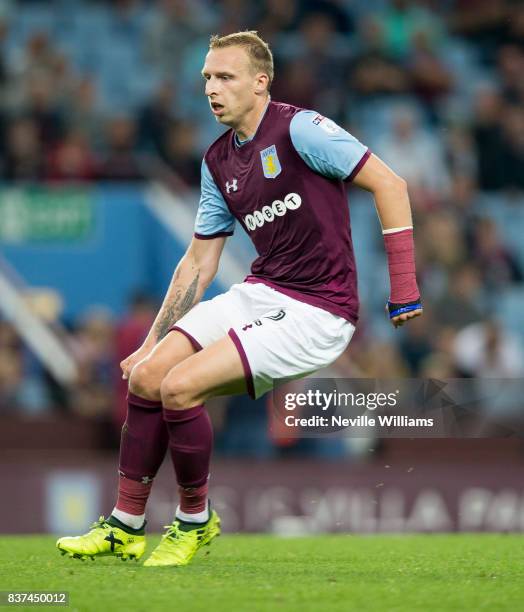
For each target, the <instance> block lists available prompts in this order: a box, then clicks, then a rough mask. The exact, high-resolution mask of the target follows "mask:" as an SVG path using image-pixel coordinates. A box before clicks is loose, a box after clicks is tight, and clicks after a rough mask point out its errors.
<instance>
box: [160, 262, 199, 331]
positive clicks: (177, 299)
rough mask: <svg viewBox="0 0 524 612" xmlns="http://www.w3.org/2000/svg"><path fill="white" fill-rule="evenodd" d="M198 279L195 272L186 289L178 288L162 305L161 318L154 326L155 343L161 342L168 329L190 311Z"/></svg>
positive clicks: (176, 276)
mask: <svg viewBox="0 0 524 612" xmlns="http://www.w3.org/2000/svg"><path fill="white" fill-rule="evenodd" d="M177 278H178V275H175V279H174V280H176V279H177ZM199 278H200V272H197V275H196V276H195V278H194V279H193V281H192V282H191V284H190V285H189V287H187V289H185V288H178V289H177V290H176V291H175V293H174V295H173V297H172V298H171V300H170V301H169V302H166V304H164V306H163V308H162V312H161V316H160V318H159V320H158V323H157V324H156V326H155V332H156V338H157V341H159V340H161V339H162V338H163V337H164V336H165V335H166V334H167V332H168V330H169V328H170V327H172V326H173V325H174V324H175V323H176V322H177V321H178V319H180V318H181V317H183V316H184V315H185V314H186V312H188V311H189V310H191V308H192V307H193V305H194V303H195V297H196V294H197V290H198V281H199ZM184 289H185V290H184Z"/></svg>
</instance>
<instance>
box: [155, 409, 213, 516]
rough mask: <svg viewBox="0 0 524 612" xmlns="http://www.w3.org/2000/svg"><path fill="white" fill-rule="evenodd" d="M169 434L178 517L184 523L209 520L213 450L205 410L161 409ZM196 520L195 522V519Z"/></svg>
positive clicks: (211, 431) (211, 430) (208, 421)
mask: <svg viewBox="0 0 524 612" xmlns="http://www.w3.org/2000/svg"><path fill="white" fill-rule="evenodd" d="M164 419H165V421H166V423H167V429H168V432H169V449H170V451H171V458H172V460H173V466H174V468H175V473H176V477H177V482H178V485H179V493H180V506H179V510H180V513H182V514H180V513H179V512H178V511H177V518H180V519H182V520H184V521H187V522H191V521H193V522H205V521H206V520H207V519H208V518H209V515H208V509H207V487H208V484H207V481H208V476H209V463H210V460H211V451H212V449H213V428H212V426H211V421H210V419H209V415H208V413H207V411H206V410H205V408H204V406H195V407H194V408H188V409H186V410H169V409H166V408H164ZM195 517H196V518H195Z"/></svg>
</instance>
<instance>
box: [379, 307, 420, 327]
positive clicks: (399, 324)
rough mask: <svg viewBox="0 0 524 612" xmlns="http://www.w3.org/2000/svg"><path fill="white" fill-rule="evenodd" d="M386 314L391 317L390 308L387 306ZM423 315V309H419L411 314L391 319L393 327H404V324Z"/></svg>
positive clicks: (406, 313) (407, 313)
mask: <svg viewBox="0 0 524 612" xmlns="http://www.w3.org/2000/svg"><path fill="white" fill-rule="evenodd" d="M386 312H387V313H388V315H389V311H388V307H387V306H386ZM421 314H422V308H417V310H412V311H411V312H404V313H403V314H400V315H397V316H396V317H393V318H392V319H390V321H391V324H392V325H393V327H395V328H397V327H402V326H403V325H404V323H406V322H407V321H409V320H410V319H415V318H416V317H420V315H421Z"/></svg>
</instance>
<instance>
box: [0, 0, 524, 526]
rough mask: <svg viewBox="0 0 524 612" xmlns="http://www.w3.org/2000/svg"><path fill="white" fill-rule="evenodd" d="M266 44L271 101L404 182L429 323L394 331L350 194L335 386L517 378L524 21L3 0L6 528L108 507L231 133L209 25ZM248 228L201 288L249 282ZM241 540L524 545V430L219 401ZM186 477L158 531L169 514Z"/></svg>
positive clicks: (480, 12) (429, 4) (161, 499)
mask: <svg viewBox="0 0 524 612" xmlns="http://www.w3.org/2000/svg"><path fill="white" fill-rule="evenodd" d="M246 28H247V29H256V30H258V31H259V33H260V34H261V35H262V36H263V38H265V39H266V40H267V41H268V42H269V43H270V44H271V45H272V48H273V51H274V54H275V60H276V80H275V83H274V87H273V91H272V96H273V99H276V100H283V101H287V102H290V103H294V104H297V105H300V106H304V107H309V108H314V109H316V110H318V111H319V112H321V113H322V114H324V115H327V116H329V117H331V118H333V119H335V120H336V121H338V122H339V123H340V124H341V125H343V126H344V127H345V128H347V129H348V130H349V131H351V132H352V133H353V134H355V135H356V136H357V137H358V138H360V139H361V140H362V141H363V142H364V143H366V144H367V145H369V146H370V148H371V149H372V151H374V152H376V153H377V154H378V155H380V156H381V157H382V158H383V159H384V160H385V161H386V162H387V163H389V164H390V165H391V166H392V167H393V168H394V169H395V170H396V171H397V172H398V173H399V174H401V175H402V176H403V177H404V178H406V179H407V180H408V182H409V187H410V192H411V200H412V206H413V209H414V213H415V223H416V241H417V260H418V275H419V280H420V283H421V287H422V291H423V296H424V299H425V316H424V317H423V318H421V319H419V320H417V321H416V322H415V323H414V324H412V325H409V326H407V327H405V328H403V329H402V330H401V331H396V332H394V331H393V330H392V329H390V326H389V325H388V323H387V321H386V320H385V317H384V314H383V308H384V301H385V298H386V295H387V288H388V285H387V271H386V266H385V257H384V253H383V245H382V239H381V234H380V231H379V224H378V221H377V218H376V213H375V211H374V207H373V203H372V201H371V200H370V198H369V197H368V196H367V195H366V194H364V193H361V192H358V191H356V190H355V191H353V192H352V193H351V195H350V211H351V217H352V228H353V237H354V244H355V248H356V256H357V263H358V269H359V284H360V292H361V298H362V309H361V313H362V318H361V322H360V324H359V328H358V332H357V334H356V336H355V338H354V340H353V341H352V342H351V345H350V347H349V348H348V350H347V353H346V354H344V355H343V356H342V357H341V359H340V360H339V361H338V362H337V363H336V364H334V365H333V367H332V368H331V369H330V373H329V374H330V375H334V376H346V377H430V378H440V379H442V378H452V377H493V378H499V379H503V378H515V377H523V375H524V345H523V342H524V315H523V305H524V284H523V282H524V272H523V270H524V240H523V236H524V78H523V75H524V5H523V4H522V2H518V1H515V2H512V1H511V0H445V1H443V2H436V1H432V0H391V1H389V2H388V1H386V0H365V1H364V0H331V1H315V0H311V1H308V0H286V1H285V2H282V1H279V0H265V1H262V0H260V1H258V2H245V1H242V0H224V1H212V0H191V1H190V0H158V1H151V2H140V1H139V0H114V1H112V2H110V1H106V2H103V1H80V0H54V1H53V0H49V1H37V0H32V1H29V0H19V1H14V0H13V1H8V0H0V176H1V180H2V185H1V188H0V447H1V451H0V452H1V457H2V461H1V464H0V478H1V481H2V483H3V490H4V493H5V495H6V497H5V499H4V503H2V504H1V509H0V516H1V525H2V531H4V532H13V533H14V532H45V531H50V532H53V531H56V530H58V529H60V530H61V531H64V530H65V531H68V530H73V531H81V530H82V529H84V528H85V527H86V526H87V525H88V524H89V523H90V522H91V521H92V520H94V519H96V518H97V517H98V516H99V514H101V513H104V512H105V513H107V512H108V511H109V510H110V509H111V508H112V507H113V501H114V488H115V484H116V480H117V472H116V467H117V463H116V462H117V449H118V440H119V430H120V427H121V424H122V422H123V419H124V415H125V393H126V388H125V384H124V383H123V381H121V379H120V376H119V370H118V363H119V361H120V360H121V359H122V358H123V357H124V356H126V355H127V354H129V353H130V352H131V351H133V350H134V349H135V347H136V346H138V344H139V343H140V342H141V339H142V337H143V336H144V335H145V333H146V331H147V330H148V328H149V325H150V323H151V321H152V319H153V317H154V315H155V313H156V309H157V307H158V303H159V300H161V298H162V296H163V294H164V291H165V289H166V287H167V284H168V282H169V279H170V276H171V273H172V270H173V267H174V266H175V265H176V263H177V261H178V259H179V257H180V256H181V254H182V253H183V250H184V249H185V246H186V244H187V242H188V240H189V239H190V236H191V233H192V224H193V218H194V215H195V211H196V207H197V203H198V195H199V191H198V188H199V173H200V163H201V159H202V155H203V152H204V151H205V149H206V147H207V146H208V145H209V144H210V143H211V142H212V140H213V139H214V138H215V137H216V136H217V135H218V134H219V133H220V131H221V128H220V127H219V126H217V124H216V123H215V121H214V119H213V117H212V116H211V114H210V112H209V110H208V105H207V101H206V99H205V97H204V95H203V83H202V79H201V77H200V69H201V66H202V62H203V58H204V55H205V53H206V49H207V45H208V39H209V35H210V33H214V32H219V33H222V34H224V33H228V32H232V31H235V30H239V29H246ZM240 234H241V230H240V229H238V228H237V231H236V235H235V237H234V238H233V239H232V240H230V241H229V245H228V247H227V251H226V254H225V256H224V259H223V265H222V268H221V271H220V273H219V275H218V277H217V279H216V282H215V283H214V284H213V286H212V288H211V290H210V292H209V295H214V294H216V293H217V292H221V291H223V290H225V289H226V288H227V287H228V286H229V285H230V284H231V283H232V282H235V281H238V280H240V279H242V275H243V273H244V272H245V271H246V269H247V266H246V262H249V261H250V259H251V255H252V252H251V250H250V245H249V243H248V241H247V239H246V238H245V237H244V236H242V235H240ZM210 413H211V415H212V418H213V421H214V424H215V430H216V453H215V461H214V467H213V473H212V487H211V489H212V499H213V501H214V503H215V505H216V506H217V507H218V509H219V510H221V513H222V514H223V517H224V524H225V527H226V529H227V530H229V531H242V530H246V531H269V532H274V533H303V532H318V531H320V532H322V531H348V530H351V531H354V532H385V531H399V532H403V531H422V532H432V531H454V530H492V531H521V530H523V529H524V492H523V490H522V477H521V474H522V471H521V470H522V467H523V463H524V452H523V451H524V449H523V446H522V443H521V441H520V440H519V439H517V438H506V439H491V440H489V439H484V440H382V441H381V440H376V439H361V440H359V439H348V440H332V439H330V440H327V439H324V440H323V439H308V440H287V441H283V440H277V439H274V438H273V437H272V435H271V432H270V431H269V429H268V408H267V400H265V399H262V400H259V401H257V402H253V401H251V400H249V399H247V398H234V399H221V400H216V401H214V402H213V403H212V405H211V406H210ZM173 483H174V481H173V476H172V468H171V465H170V464H169V463H168V461H166V463H165V465H164V466H163V468H162V472H161V474H160V476H159V478H158V480H157V483H156V485H155V488H154V490H153V496H152V499H151V502H150V507H149V520H150V526H152V527H153V529H160V527H161V526H162V525H163V524H165V521H166V519H168V518H170V516H171V514H172V511H173V509H174V502H175V498H174V495H175V494H174V489H175V487H174V486H173Z"/></svg>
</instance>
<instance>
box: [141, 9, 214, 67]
mask: <svg viewBox="0 0 524 612" xmlns="http://www.w3.org/2000/svg"><path fill="white" fill-rule="evenodd" d="M214 22H215V19H214V18H213V14H212V12H211V11H210V9H209V7H208V6H207V5H206V3H204V2H202V1H201V0H157V2H156V3H155V7H154V9H153V11H152V13H151V15H150V16H149V18H148V21H147V24H146V27H145V33H144V54H145V58H146V59H147V60H148V61H149V62H151V64H153V66H155V68H157V69H158V70H159V72H160V74H161V75H162V76H163V77H164V78H171V77H172V76H173V75H174V74H180V71H181V68H182V65H181V58H182V55H183V52H184V50H185V49H186V48H187V47H188V46H189V45H190V44H191V43H192V42H193V41H194V40H195V38H197V37H198V36H200V35H202V34H203V33H204V32H209V31H211V30H212V29H213V26H214V25H215V23H214Z"/></svg>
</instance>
